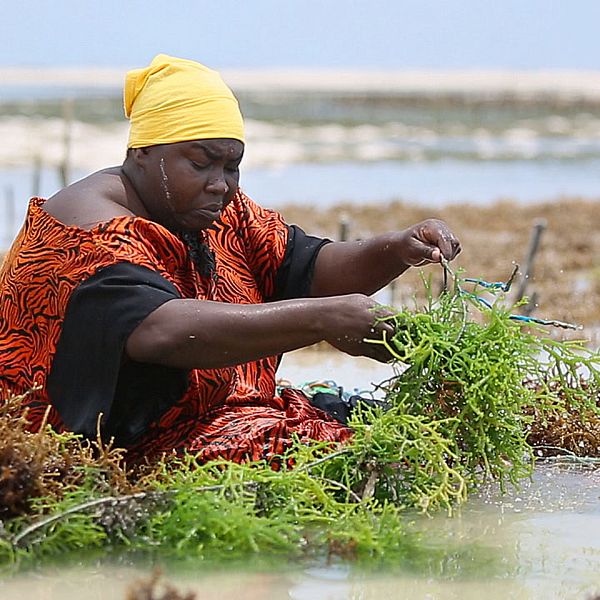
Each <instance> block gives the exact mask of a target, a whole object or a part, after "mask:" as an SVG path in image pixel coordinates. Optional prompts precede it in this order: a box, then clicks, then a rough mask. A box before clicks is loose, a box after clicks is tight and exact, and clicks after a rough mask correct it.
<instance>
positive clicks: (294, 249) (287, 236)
mask: <svg viewBox="0 0 600 600" xmlns="http://www.w3.org/2000/svg"><path fill="white" fill-rule="evenodd" d="M124 97H125V111H126V114H127V116H128V117H129V119H130V124H131V127H130V136H129V142H128V151H127V156H126V159H125V161H124V163H123V165H122V166H120V167H113V168H109V169H106V170H103V171H99V172H97V173H94V174H92V175H90V176H89V177H87V178H85V179H83V180H81V181H78V182H76V183H74V184H72V185H70V186H68V187H67V188H65V189H63V190H61V191H59V192H58V193H57V194H56V195H54V196H53V197H51V198H50V199H48V200H47V201H44V200H42V199H39V198H34V199H33V200H32V201H31V203H30V206H29V211H28V214H27V217H26V221H25V224H24V226H23V229H22V230H21V232H20V233H19V235H18V237H17V239H16V241H15V243H14V245H13V247H12V248H11V250H10V252H9V254H8V255H7V257H6V259H5V262H4V264H3V266H2V270H1V272H0V288H1V290H2V297H1V299H0V317H1V322H0V352H1V356H2V361H1V364H0V387H1V388H3V389H4V395H5V396H6V395H8V394H22V393H25V392H28V395H27V396H26V399H25V401H24V405H25V406H26V407H27V409H28V415H29V418H30V419H31V422H32V426H33V427H34V428H35V427H39V426H40V424H41V423H42V422H43V421H44V419H47V420H48V422H49V423H51V424H52V425H53V426H54V427H55V428H56V429H58V430H65V429H67V430H71V431H74V432H77V433H81V434H83V435H85V436H89V437H91V436H94V435H96V431H97V429H99V431H100V432H101V434H102V435H103V436H104V437H106V438H108V437H114V438H115V441H116V443H118V444H120V445H123V446H125V447H127V448H128V449H129V454H130V456H131V457H132V458H133V459H137V458H140V457H142V456H146V457H148V456H151V455H154V454H157V453H161V452H164V451H170V450H183V449H187V450H189V451H191V452H196V453H198V454H199V455H200V457H201V458H202V459H205V460H208V459H211V458H215V457H224V458H228V459H232V460H247V459H260V458H269V457H270V456H273V455H274V454H278V453H280V452H282V451H283V450H285V448H286V447H288V445H289V444H290V443H291V440H292V437H293V436H297V437H298V438H299V439H300V440H309V439H317V440H331V441H343V440H345V439H346V438H347V437H348V436H349V435H350V431H349V430H348V428H347V427H345V426H344V425H343V424H341V423H339V422H338V421H336V420H335V419H333V418H331V417H330V416H328V415H327V414H326V413H324V412H322V411H321V410H319V409H317V408H315V407H313V406H312V405H311V404H310V403H309V401H308V399H307V398H306V397H305V396H304V395H303V394H302V393H301V392H300V391H297V390H285V391H284V392H283V393H282V394H281V395H280V396H279V395H277V394H276V389H275V371H276V368H277V364H278V361H279V357H280V356H281V354H282V353H284V352H287V351H289V350H294V349H296V348H301V347H304V346H308V345H310V344H314V343H316V342H320V341H326V342H329V343H330V344H331V345H333V346H334V347H335V348H337V349H339V350H341V351H343V352H346V353H348V354H352V355H365V356H370V357H372V358H375V359H377V360H383V361H385V360H387V359H388V358H389V357H388V356H386V353H385V351H384V350H383V348H382V346H377V345H372V344H368V343H365V342H364V340H365V338H368V337H371V338H373V337H381V336H382V335H383V334H384V333H387V334H388V335H389V334H391V333H392V330H391V327H390V325H389V324H386V323H385V322H380V321H378V317H380V316H382V315H385V314H386V313H385V310H384V309H383V308H382V307H380V306H378V305H377V303H376V302H374V301H373V300H371V299H370V298H369V297H368V295H369V294H372V293H373V292H375V291H376V290H378V289H380V288H381V287H383V286H384V285H386V284H387V283H388V282H390V281H391V280H392V279H394V278H395V277H397V276H398V275H400V274H401V273H402V272H404V271H405V270H406V269H407V268H409V267H410V266H412V265H421V264H423V263H426V262H439V261H440V260H441V258H442V257H445V258H446V259H448V260H451V259H453V258H454V257H455V256H456V255H457V254H458V252H459V251H460V245H459V242H458V240H457V239H456V238H455V237H454V235H453V234H452V233H451V232H450V231H449V229H448V228H447V226H446V225H445V224H444V223H442V222H441V221H437V220H427V221H425V222H423V223H419V224H417V225H415V226H413V227H410V228H408V229H406V230H404V231H399V232H393V233H389V234H386V235H381V236H378V237H375V238H373V239H370V240H367V241H361V242H344V243H341V242H340V243H337V242H336V243H333V242H330V241H329V240H323V239H319V238H315V237H312V236H308V235H306V234H305V233H304V232H303V231H302V230H301V229H300V228H298V227H296V226H288V225H286V224H285V223H284V221H283V219H282V217H281V216H280V215H279V214H277V213H276V212H273V211H270V210H265V209H264V208H261V207H260V206H258V205H257V204H255V203H254V202H253V201H252V200H250V199H249V198H248V197H247V196H245V195H244V193H243V192H242V191H241V190H240V189H239V188H238V181H239V166H240V162H241V160H242V156H243V153H244V132H243V121H242V116H241V114H240V111H239V108H238V104H237V101H236V99H235V98H234V96H233V94H232V93H231V91H230V90H229V89H228V88H227V86H226V85H225V84H224V83H223V81H222V80H221V78H220V76H219V75H218V73H216V72H214V71H211V70H210V69H207V68H206V67H204V66H202V65H200V64H198V63H196V62H193V61H188V60H182V59H178V58H173V57H169V56H166V55H159V56H157V57H156V58H155V59H154V60H153V61H152V63H151V64H150V66H149V67H147V68H145V69H139V70H135V71H131V72H129V73H128V74H127V78H126V84H125V94H124Z"/></svg>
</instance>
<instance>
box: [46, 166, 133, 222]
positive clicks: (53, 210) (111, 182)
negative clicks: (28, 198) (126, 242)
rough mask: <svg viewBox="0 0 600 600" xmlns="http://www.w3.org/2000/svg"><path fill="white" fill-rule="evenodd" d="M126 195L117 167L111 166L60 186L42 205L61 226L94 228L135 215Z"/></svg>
mask: <svg viewBox="0 0 600 600" xmlns="http://www.w3.org/2000/svg"><path fill="white" fill-rule="evenodd" d="M126 197H127V196H126V189H125V185H124V183H123V179H122V176H121V171H120V168H119V167H112V168H109V169H104V170H102V171H97V172H96V173H92V174H91V175H88V176H87V177H85V178H83V179H81V180H79V181H76V182H75V183H72V184H71V185H69V186H67V187H65V188H63V189H62V190H60V191H59V192H57V193H56V194H54V195H53V196H51V197H50V198H48V200H46V202H45V203H44V207H43V208H44V210H45V211H46V212H47V213H48V214H50V215H51V216H52V217H54V218H55V219H56V220H57V221H60V222H61V223H63V224H64V225H67V226H75V227H80V228H81V229H93V228H94V227H97V226H98V225H100V224H101V223H104V222H107V221H110V220H112V219H114V218H116V217H134V216H135V214H134V213H133V212H132V211H131V210H130V209H129V208H127V206H126V204H127V203H126Z"/></svg>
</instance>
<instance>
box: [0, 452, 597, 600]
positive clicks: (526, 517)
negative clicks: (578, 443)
mask: <svg viewBox="0 0 600 600" xmlns="http://www.w3.org/2000/svg"><path fill="white" fill-rule="evenodd" d="M599 493H600V469H597V468H596V469H594V468H590V467H586V466H583V465H577V464H572V463H571V464H566V463H563V464H558V463H552V464H543V465H539V466H538V468H537V469H536V472H535V476H534V479H533V481H531V482H527V483H526V484H525V485H523V486H522V488H521V489H520V490H518V491H517V490H512V491H510V492H509V493H507V494H506V495H505V496H501V495H500V494H499V492H498V490H496V489H489V490H484V491H483V492H482V494H481V495H480V496H479V497H476V498H473V499H472V500H471V501H470V502H469V503H468V504H467V506H465V507H464V508H463V509H462V511H461V512H460V514H457V515H455V516H454V517H448V516H446V515H437V516H435V517H434V518H427V517H420V516H419V517H416V518H415V520H414V525H413V527H414V528H416V529H417V530H419V531H422V532H424V533H425V534H426V535H427V536H429V538H431V537H433V538H435V539H437V543H438V544H439V545H440V546H441V547H444V546H450V545H452V546H453V547H458V548H461V547H462V548H465V549H468V548H472V547H473V545H475V547H476V548H479V553H480V556H479V557H478V556H477V554H475V555H473V553H472V552H471V554H467V555H466V557H465V558H463V559H462V561H461V559H460V558H453V559H450V560H449V566H450V567H451V568H448V569H447V572H448V573H452V576H440V575H439V574H438V575H436V574H433V575H432V574H431V573H411V572H407V571H406V570H401V566H399V568H398V570H396V569H387V570H385V571H373V570H371V571H369V572H365V571H364V570H361V569H359V568H356V567H353V566H352V565H348V564H337V565H322V566H317V567H314V566H312V567H307V568H299V567H298V566H295V565H290V564H285V565H280V566H279V567H278V568H277V569H274V568H272V567H271V568H269V569H264V568H261V567H256V568H253V565H252V564H251V563H248V564H246V565H245V566H244V568H243V569H236V570H232V569H229V568H222V569H221V568H207V567H206V566H200V567H199V568H198V569H193V570H191V569H190V568H189V567H187V568H186V569H185V570H179V569H173V566H172V565H171V566H169V567H168V568H167V567H164V566H163V580H164V581H166V582H169V583H171V584H173V585H175V586H176V587H177V588H178V589H179V590H180V591H181V592H183V591H194V592H196V593H197V598H198V599H203V600H204V599H206V600H208V599H213V598H214V599H217V598H219V599H223V600H230V599H231V600H253V599H258V598H282V599H283V598H291V599H294V600H308V599H324V600H325V599H326V600H338V599H339V600H345V599H357V600H358V599H361V600H364V599H370V598H373V599H375V598H398V599H406V600H408V599H411V600H412V599H415V598H423V599H428V600H433V599H436V600H438V599H439V600H454V599H457V600H458V599H464V600H468V599H471V598H472V599H475V598H478V599H479V598H482V597H486V598H487V599H488V600H495V599H502V600H505V599H506V598H517V599H524V600H525V599H538V598H544V599H557V600H558V599H578V600H585V599H587V598H592V597H593V595H594V594H598V593H600V500H599V498H598V494H599ZM488 555H489V557H491V561H490V563H489V564H486V562H485V560H481V558H482V557H487V556H488ZM480 563H481V564H480ZM447 566H448V565H447ZM150 572H151V569H150V568H149V567H137V566H135V565H133V566H131V565H129V566H123V565H119V566H115V565H111V564H101V563H96V564H93V565H91V566H90V565H87V566H85V565H77V566H71V567H64V568H57V567H53V568H48V569H44V570H37V571H34V572H28V573H24V574H21V575H17V576H14V577H9V578H5V579H4V580H3V581H1V582H0V597H1V598H2V599H3V600H21V599H23V598H28V599H32V600H34V599H35V600H42V599H43V600H58V599H60V600H71V599H75V598H81V599H85V600H88V599H89V600H108V599H120V598H123V599H125V597H126V591H127V589H128V588H129V587H130V586H131V585H133V584H134V583H135V582H136V580H140V579H141V578H143V577H148V575H149V574H150Z"/></svg>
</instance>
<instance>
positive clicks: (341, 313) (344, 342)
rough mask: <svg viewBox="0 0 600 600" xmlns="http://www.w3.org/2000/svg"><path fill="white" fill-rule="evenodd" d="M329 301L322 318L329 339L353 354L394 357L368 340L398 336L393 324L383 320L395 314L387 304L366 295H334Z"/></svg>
mask: <svg viewBox="0 0 600 600" xmlns="http://www.w3.org/2000/svg"><path fill="white" fill-rule="evenodd" d="M325 302H326V304H327V307H326V310H325V311H323V313H322V317H321V318H322V319H323V322H322V326H323V327H324V331H325V332H326V333H325V341H326V342H329V343H330V344H331V345H332V346H334V347H335V348H337V349H338V350H341V351H342V352H345V353H346V354H350V355H351V356H368V357H369V358H373V359H375V360H378V361H380V362H388V361H389V360H390V359H391V358H392V357H391V356H390V353H389V352H388V351H387V350H386V349H385V347H384V346H382V345H381V344H370V343H369V342H365V339H371V340H381V339H382V337H383V336H384V335H386V336H387V339H390V338H391V337H392V336H393V335H394V328H393V326H392V325H391V323H390V322H389V321H384V320H382V319H385V318H386V317H389V316H391V315H392V314H393V313H391V312H390V311H389V310H388V309H387V308H386V307H384V306H382V305H381V304H378V303H377V302H375V301H374V300H372V299H371V298H369V297H368V296H364V295H363V294H348V295H346V296H333V297H330V298H327V299H326V301H325Z"/></svg>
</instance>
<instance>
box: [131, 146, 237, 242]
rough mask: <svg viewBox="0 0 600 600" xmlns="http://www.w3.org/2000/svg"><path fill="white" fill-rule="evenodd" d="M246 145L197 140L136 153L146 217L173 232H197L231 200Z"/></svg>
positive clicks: (213, 219)
mask: <svg viewBox="0 0 600 600" xmlns="http://www.w3.org/2000/svg"><path fill="white" fill-rule="evenodd" d="M243 154H244V144H243V143H242V142H240V141H238V140H233V139H211V140H196V141H190V142H178V143H175V144H163V145H160V146H150V147H148V148H143V149H140V150H138V155H137V161H136V162H137V164H138V165H139V167H140V168H141V170H142V177H141V186H140V187H141V188H142V189H139V190H138V192H139V193H140V196H141V200H142V202H143V203H144V206H145V208H146V210H147V211H148V213H149V215H150V217H151V218H152V219H153V220H155V221H157V222H158V223H160V224H161V225H164V226H165V227H167V228H168V229H170V230H172V231H200V230H202V229H206V228H207V227H210V225H212V224H213V223H214V222H215V221H217V220H218V219H219V218H220V216H221V212H222V211H223V209H224V208H225V206H227V204H229V202H231V200H232V199H233V197H234V195H235V193H236V191H237V188H238V183H239V179H240V172H239V165H240V161H241V160H242V156H243Z"/></svg>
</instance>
